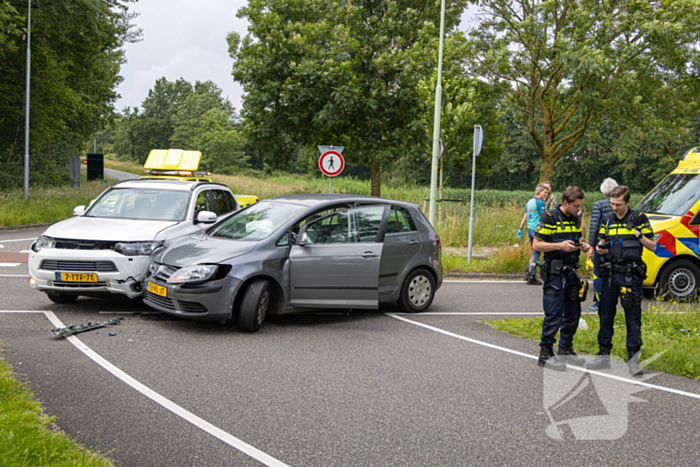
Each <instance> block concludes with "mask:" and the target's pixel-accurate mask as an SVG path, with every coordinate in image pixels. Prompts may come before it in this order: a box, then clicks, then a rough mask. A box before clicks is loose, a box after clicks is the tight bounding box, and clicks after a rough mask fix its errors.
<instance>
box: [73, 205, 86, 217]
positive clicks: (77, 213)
mask: <svg viewBox="0 0 700 467" xmlns="http://www.w3.org/2000/svg"><path fill="white" fill-rule="evenodd" d="M84 213H85V206H76V207H75V208H73V215H74V216H82V215H83V214H84Z"/></svg>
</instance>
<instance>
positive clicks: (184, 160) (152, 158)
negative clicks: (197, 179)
mask: <svg viewBox="0 0 700 467" xmlns="http://www.w3.org/2000/svg"><path fill="white" fill-rule="evenodd" d="M201 158H202V153H201V152H200V151H185V150H182V149H153V150H152V151H151V152H150V154H148V159H147V160H146V163H145V164H144V165H143V168H144V169H150V170H189V171H192V172H194V171H195V170H197V168H198V167H199V160H200V159H201Z"/></svg>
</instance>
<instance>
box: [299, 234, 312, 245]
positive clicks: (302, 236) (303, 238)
mask: <svg viewBox="0 0 700 467" xmlns="http://www.w3.org/2000/svg"><path fill="white" fill-rule="evenodd" d="M296 244H297V245H299V246H306V245H308V244H309V238H308V237H307V236H306V232H302V233H300V234H299V237H298V238H297V241H296Z"/></svg>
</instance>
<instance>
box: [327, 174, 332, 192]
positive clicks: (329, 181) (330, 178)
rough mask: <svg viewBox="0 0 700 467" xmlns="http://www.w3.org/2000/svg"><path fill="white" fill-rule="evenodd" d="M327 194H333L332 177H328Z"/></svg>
mask: <svg viewBox="0 0 700 467" xmlns="http://www.w3.org/2000/svg"><path fill="white" fill-rule="evenodd" d="M328 193H329V194H330V193H333V177H328Z"/></svg>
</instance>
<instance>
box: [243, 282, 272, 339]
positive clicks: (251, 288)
mask: <svg viewBox="0 0 700 467" xmlns="http://www.w3.org/2000/svg"><path fill="white" fill-rule="evenodd" d="M271 297H272V291H271V290H270V283H269V282H268V281H267V280H265V279H255V280H254V281H253V282H251V283H250V284H249V285H248V288H247V289H246V290H245V292H244V294H243V301H242V302H241V308H240V310H239V311H238V330H239V331H243V332H255V331H257V330H258V329H260V326H261V325H262V323H263V321H265V316H266V315H267V310H268V309H269V308H270V298H271Z"/></svg>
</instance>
